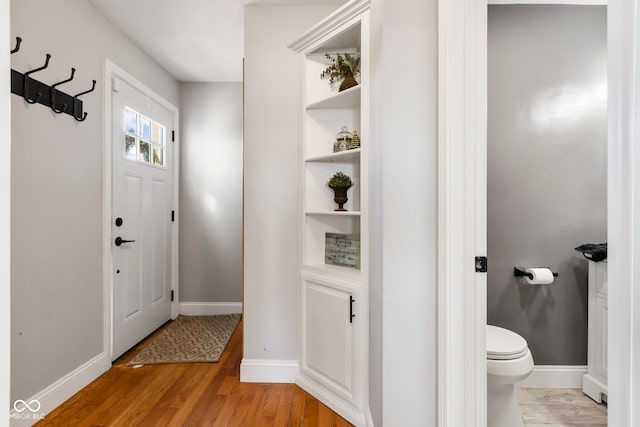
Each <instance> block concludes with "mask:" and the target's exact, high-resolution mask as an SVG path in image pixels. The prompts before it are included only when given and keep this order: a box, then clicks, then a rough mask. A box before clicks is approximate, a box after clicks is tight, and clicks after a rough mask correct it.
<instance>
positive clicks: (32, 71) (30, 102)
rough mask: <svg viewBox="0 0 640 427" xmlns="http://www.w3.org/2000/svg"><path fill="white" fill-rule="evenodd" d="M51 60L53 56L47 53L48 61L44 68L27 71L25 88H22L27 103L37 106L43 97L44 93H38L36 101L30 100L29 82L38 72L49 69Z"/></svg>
mask: <svg viewBox="0 0 640 427" xmlns="http://www.w3.org/2000/svg"><path fill="white" fill-rule="evenodd" d="M49 59H51V55H49V54H48V53H47V59H46V61H45V62H44V65H43V66H42V67H38V68H36V69H33V70H31V71H27V72H26V73H24V83H23V87H22V96H23V97H24V100H25V101H27V102H28V103H29V104H35V103H36V102H38V101H39V100H40V98H41V97H42V92H38V94H37V95H36V99H35V100H30V99H29V95H28V94H27V86H28V85H27V82H28V81H29V75H31V74H33V73H35V72H37V71H42V70H44V69H45V68H47V67H48V66H49Z"/></svg>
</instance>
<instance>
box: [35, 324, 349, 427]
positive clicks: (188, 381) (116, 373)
mask: <svg viewBox="0 0 640 427" xmlns="http://www.w3.org/2000/svg"><path fill="white" fill-rule="evenodd" d="M156 333H157V332H156ZM154 335H155V334H154ZM152 337H153V335H152V336H151V337H149V338H147V340H148V339H150V338H152ZM142 345H144V342H143V343H142V344H139V345H138V346H136V347H135V348H134V349H132V350H131V351H129V352H128V353H126V354H125V355H124V356H122V357H121V358H120V359H118V360H117V361H116V362H115V363H114V365H113V367H112V368H111V369H110V370H109V371H108V372H106V373H104V374H103V375H102V376H100V377H99V378H98V379H96V380H95V381H94V382H92V383H91V384H89V385H88V386H87V387H85V388H84V389H82V390H81V391H80V392H78V393H77V394H76V395H74V396H73V397H71V398H70V399H69V400H67V401H66V402H65V403H63V404H62V405H61V406H59V407H58V408H56V409H55V410H54V411H53V412H51V413H50V414H49V415H47V416H46V418H45V419H44V420H42V421H40V422H39V423H38V424H36V425H37V426H250V427H254V426H256V427H257V426H273V427H280V426H327V427H328V426H335V427H347V426H351V424H349V423H348V422H347V421H345V420H344V419H343V418H341V417H340V416H338V415H337V414H335V413H334V412H333V411H331V410H330V409H329V408H327V407H326V406H325V405H323V404H322V403H320V402H319V401H318V400H316V399H315V398H314V397H312V396H311V395H310V394H308V393H306V392H305V391H304V390H302V389H301V388H300V387H298V386H297V385H295V384H255V383H240V361H241V359H242V322H241V323H240V325H238V328H237V329H236V331H235V332H234V334H233V336H232V337H231V340H230V341H229V344H228V345H227V348H226V349H225V351H224V352H223V354H222V356H221V358H220V361H219V362H218V363H181V364H168V365H145V366H143V367H141V368H137V369H136V368H133V367H130V366H126V363H127V362H128V361H129V360H130V359H131V358H132V357H133V355H134V354H135V353H137V351H138V350H139V349H140V347H141V346H142Z"/></svg>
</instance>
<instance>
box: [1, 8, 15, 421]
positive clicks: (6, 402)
mask: <svg viewBox="0 0 640 427" xmlns="http://www.w3.org/2000/svg"><path fill="white" fill-rule="evenodd" d="M0 29H1V31H0V46H5V47H6V46H9V0H0ZM13 47H14V45H12V46H11V48H13ZM9 67H10V60H9V52H8V50H7V49H5V50H3V51H2V52H0V347H1V348H2V349H3V351H0V426H2V427H4V426H8V425H9V408H10V407H11V402H10V390H11V386H10V384H11V382H10V374H11V360H10V356H11V322H10V319H11V258H10V255H11V238H10V236H11V218H10V214H11V101H10V97H11V93H10V92H11V84H10V82H11V80H10V79H11V77H10V71H9Z"/></svg>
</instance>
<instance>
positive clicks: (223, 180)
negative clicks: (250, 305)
mask: <svg viewBox="0 0 640 427" xmlns="http://www.w3.org/2000/svg"><path fill="white" fill-rule="evenodd" d="M181 91H182V108H181V113H180V117H181V119H182V123H181V133H182V138H181V141H180V144H181V145H180V163H181V165H180V212H179V215H178V217H179V219H180V301H191V302H240V301H242V83H183V84H182V85H181Z"/></svg>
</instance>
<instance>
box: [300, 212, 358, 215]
mask: <svg viewBox="0 0 640 427" xmlns="http://www.w3.org/2000/svg"><path fill="white" fill-rule="evenodd" d="M304 214H305V215H307V216H360V211H341V212H336V211H326V212H305V213H304Z"/></svg>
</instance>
